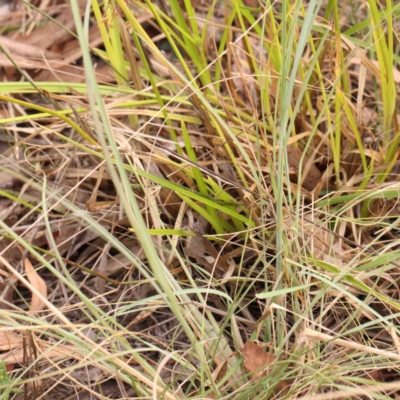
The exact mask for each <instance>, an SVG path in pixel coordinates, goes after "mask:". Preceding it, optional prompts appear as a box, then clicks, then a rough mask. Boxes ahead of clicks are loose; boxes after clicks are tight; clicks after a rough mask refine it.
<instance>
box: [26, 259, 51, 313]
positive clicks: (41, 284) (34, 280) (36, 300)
mask: <svg viewBox="0 0 400 400" xmlns="http://www.w3.org/2000/svg"><path fill="white" fill-rule="evenodd" d="M24 266H25V272H26V276H27V278H28V280H29V282H30V284H31V285H32V286H33V287H34V288H35V289H36V290H37V291H38V292H39V293H40V294H41V295H42V296H43V297H44V298H45V299H47V285H46V282H45V281H44V280H43V279H42V278H41V277H40V276H39V274H38V273H37V272H36V271H35V269H34V268H33V266H32V264H31V262H30V261H29V259H28V258H25V260H24ZM44 304H45V303H44V302H43V300H42V299H41V298H40V297H39V296H38V295H37V294H36V293H35V292H34V291H32V301H31V307H30V309H31V311H40V310H43V308H44Z"/></svg>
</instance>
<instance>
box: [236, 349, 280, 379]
mask: <svg viewBox="0 0 400 400" xmlns="http://www.w3.org/2000/svg"><path fill="white" fill-rule="evenodd" d="M241 352H242V354H243V356H244V363H243V365H244V367H245V368H246V370H247V371H249V372H250V373H251V375H252V376H253V377H257V378H261V377H263V376H266V375H268V374H269V373H270V372H271V364H272V363H273V362H274V361H275V360H276V357H275V356H274V355H273V354H272V353H267V352H265V351H264V350H263V348H262V347H261V346H259V345H257V344H255V343H252V342H247V343H246V344H245V345H244V347H243V349H241Z"/></svg>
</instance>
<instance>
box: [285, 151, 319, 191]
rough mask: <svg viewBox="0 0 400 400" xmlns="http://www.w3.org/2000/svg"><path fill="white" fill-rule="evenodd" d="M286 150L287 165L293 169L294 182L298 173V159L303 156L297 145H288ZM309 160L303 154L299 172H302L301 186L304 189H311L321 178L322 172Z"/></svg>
mask: <svg viewBox="0 0 400 400" xmlns="http://www.w3.org/2000/svg"><path fill="white" fill-rule="evenodd" d="M287 152H288V162H289V167H290V168H291V169H293V170H294V174H295V176H296V178H295V179H296V180H295V181H294V183H296V182H297V178H298V175H299V166H300V161H301V159H302V157H303V150H301V149H300V148H299V147H295V146H292V145H289V146H288V148H287ZM309 160H310V157H308V156H307V155H304V158H303V163H302V165H301V174H302V185H301V186H302V187H303V188H304V189H306V190H310V191H312V190H314V189H315V187H316V186H317V185H318V183H319V182H320V180H321V178H322V173H321V171H320V170H319V169H318V168H317V167H316V166H315V165H314V164H309ZM303 175H305V176H303Z"/></svg>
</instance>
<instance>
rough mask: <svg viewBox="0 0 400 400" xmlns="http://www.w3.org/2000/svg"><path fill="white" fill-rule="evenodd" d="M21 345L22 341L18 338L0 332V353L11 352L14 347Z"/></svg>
mask: <svg viewBox="0 0 400 400" xmlns="http://www.w3.org/2000/svg"><path fill="white" fill-rule="evenodd" d="M21 344H22V339H21V338H20V337H19V336H17V335H15V334H13V333H11V332H6V331H1V332H0V351H6V350H11V349H14V348H15V347H18V346H21Z"/></svg>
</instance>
